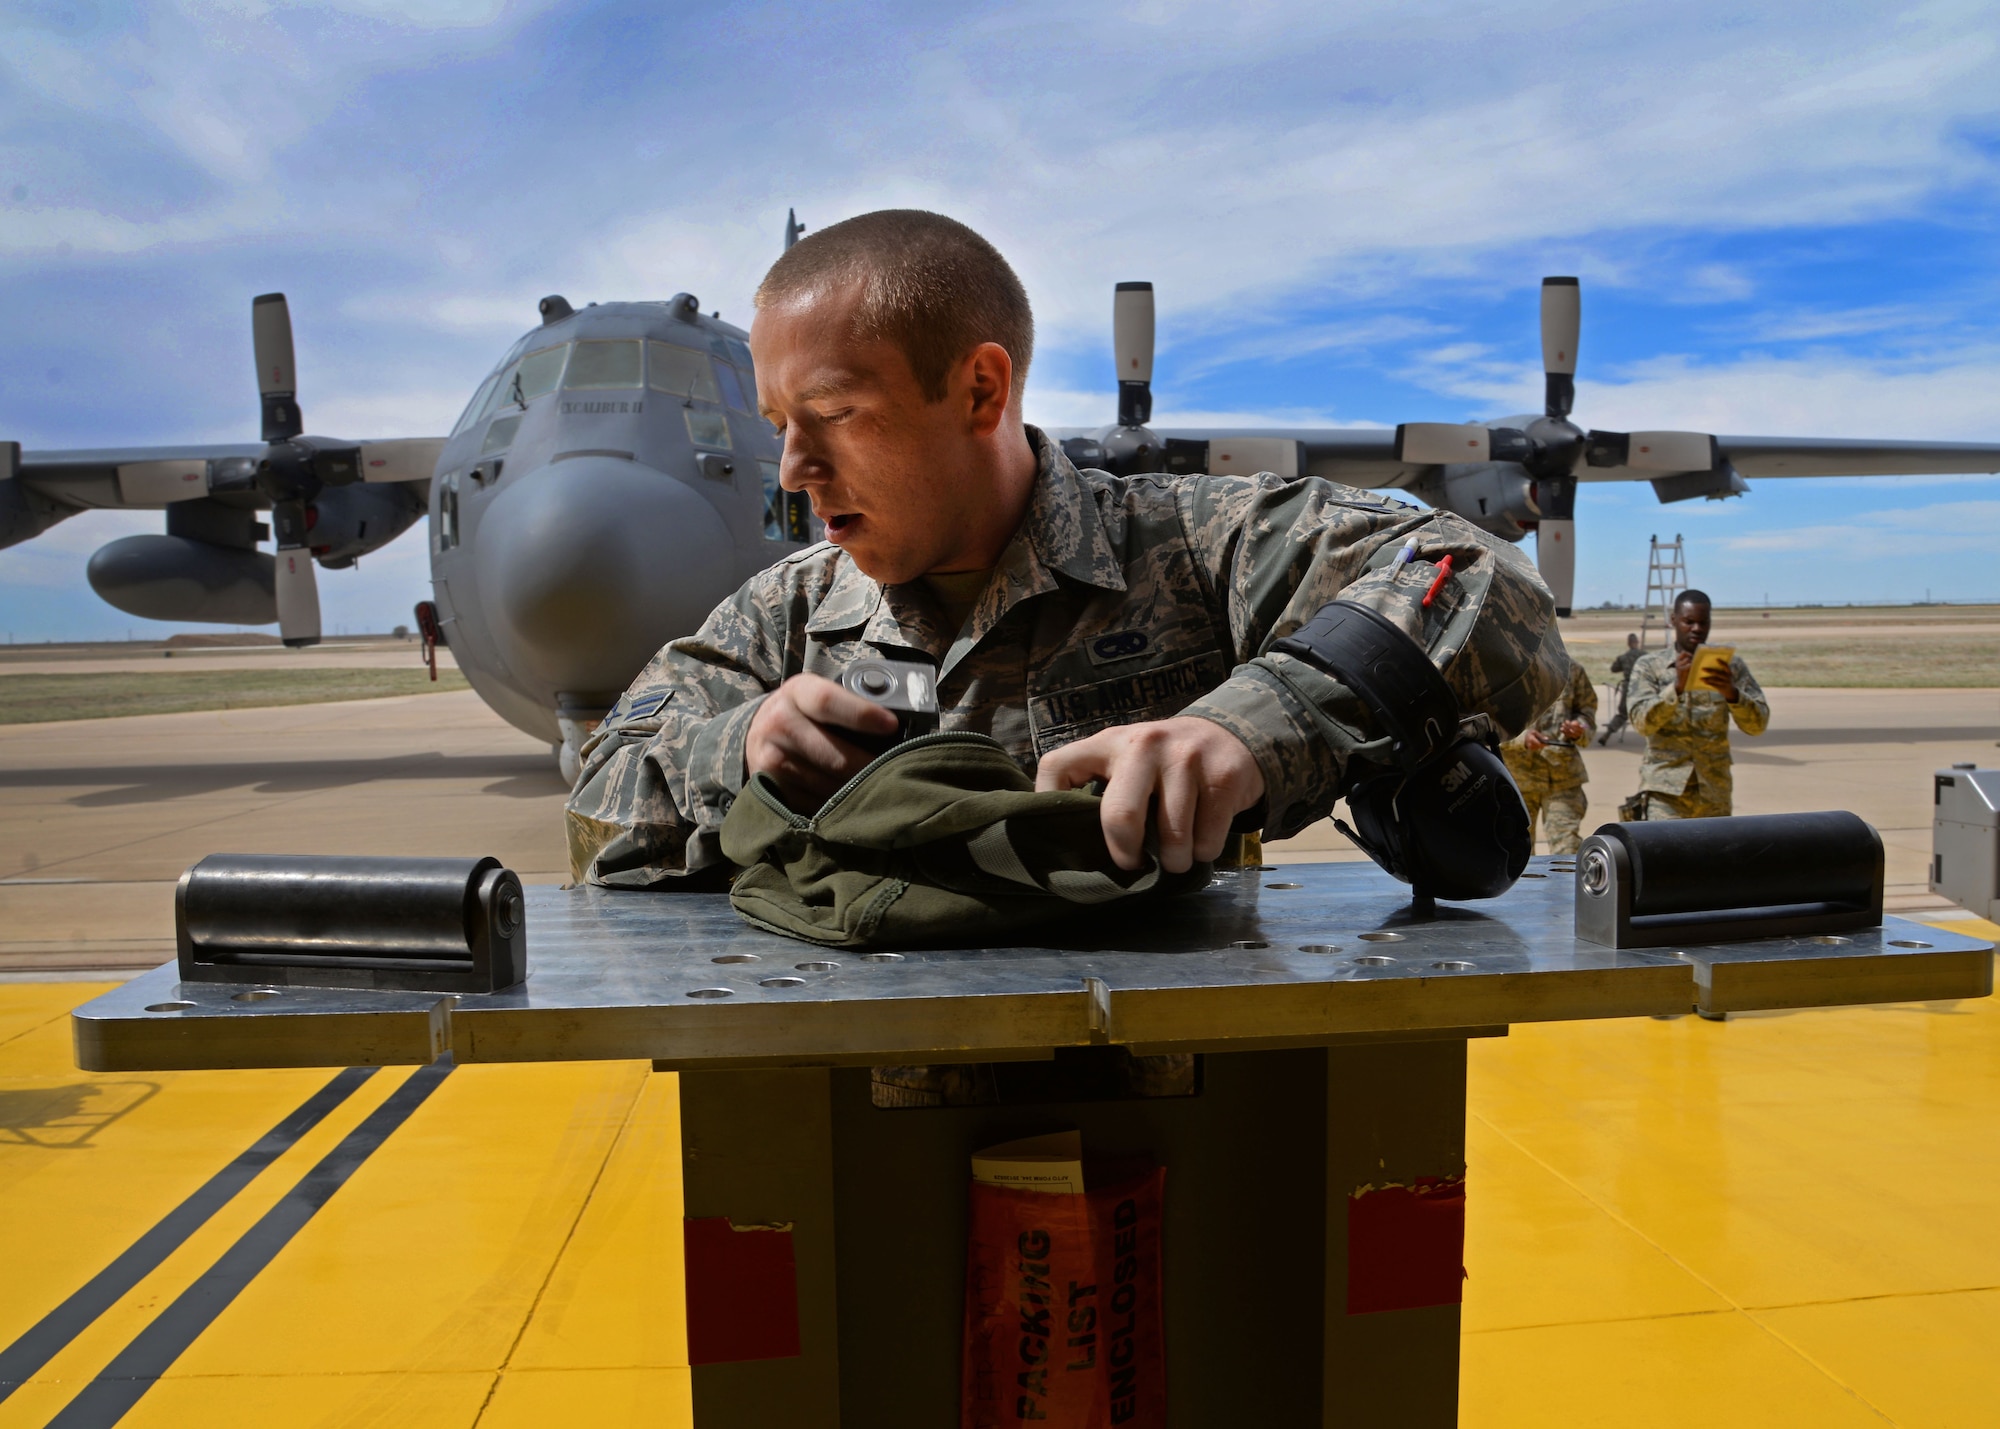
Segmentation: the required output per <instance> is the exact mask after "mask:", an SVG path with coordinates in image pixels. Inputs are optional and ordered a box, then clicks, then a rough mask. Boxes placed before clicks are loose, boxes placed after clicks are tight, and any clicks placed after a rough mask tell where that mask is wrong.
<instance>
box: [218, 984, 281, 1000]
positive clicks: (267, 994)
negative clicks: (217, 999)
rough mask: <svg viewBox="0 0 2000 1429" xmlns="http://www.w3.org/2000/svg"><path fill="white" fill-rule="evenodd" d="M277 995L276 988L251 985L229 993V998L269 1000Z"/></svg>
mask: <svg viewBox="0 0 2000 1429" xmlns="http://www.w3.org/2000/svg"><path fill="white" fill-rule="evenodd" d="M278 995H279V994H278V990H277V989H276V988H274V987H253V988H250V989H248V990H247V991H244V992H232V993H230V994H229V1000H230V1001H231V1002H269V1001H270V1000H271V999H272V998H274V997H277V996H278Z"/></svg>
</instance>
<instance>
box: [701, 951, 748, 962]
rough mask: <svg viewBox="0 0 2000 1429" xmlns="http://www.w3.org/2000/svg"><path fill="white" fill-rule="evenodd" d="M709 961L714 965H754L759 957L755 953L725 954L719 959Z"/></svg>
mask: <svg viewBox="0 0 2000 1429" xmlns="http://www.w3.org/2000/svg"><path fill="white" fill-rule="evenodd" d="M709 961H710V962H712V963H754V962H756V961H757V955H756V954H755V953H724V954H723V955H722V956H721V957H719V958H710V959H709Z"/></svg>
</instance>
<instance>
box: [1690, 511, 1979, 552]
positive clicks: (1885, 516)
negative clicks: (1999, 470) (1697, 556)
mask: <svg viewBox="0 0 2000 1429" xmlns="http://www.w3.org/2000/svg"><path fill="white" fill-rule="evenodd" d="M1996 542H2000V501H1939V502H1933V503H1931V504H1930V505H1927V506H1916V507H1891V508H1888V509H1886V510H1881V511H1870V512H1865V513H1863V514H1861V515H1858V516H1856V517H1854V518H1852V519H1851V520H1847V521H1841V522H1829V523H1824V524H1818V525H1810V526H1793V527H1789V528H1787V529H1784V530H1777V531H1752V532H1746V533H1744V534H1742V535H1739V536H1727V537H1724V538H1723V539H1722V542H1721V545H1722V547H1723V549H1724V550H1726V551H1731V552H1786V553H1790V554H1800V553H1819V554H1826V555H1835V556H1846V557H1852V558H1854V559H1856V560H1866V561H1876V560H1880V559H1881V558H1883V557H1890V556H1905V557H1908V556H1914V557H1928V556H1941V555H1947V554H1951V553H1955V552H1962V551H1984V552H1990V551H1992V550H1993V549H1994V547H1995V544H1996Z"/></svg>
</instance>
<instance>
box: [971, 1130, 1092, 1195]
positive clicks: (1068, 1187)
mask: <svg viewBox="0 0 2000 1429" xmlns="http://www.w3.org/2000/svg"><path fill="white" fill-rule="evenodd" d="M972 1179H973V1180H974V1181H978V1182H982V1183H984V1184H985V1185H988V1186H1005V1187H1008V1188H1009V1189H1010V1190H1015V1191H1041V1192H1045V1193H1047V1194H1050V1195H1057V1196H1081V1195H1082V1194H1083V1133H1082V1132H1080V1131H1057V1132H1051V1133H1050V1134H1049V1135H1047V1136H1030V1137H1028V1138H1027V1139H1025V1140H1022V1141H1008V1142H1003V1143H1002V1144H1001V1145H999V1146H989V1147H987V1148H986V1149H985V1150H984V1151H975V1152H974V1153H973V1154H972Z"/></svg>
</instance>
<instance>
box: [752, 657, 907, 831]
mask: <svg viewBox="0 0 2000 1429" xmlns="http://www.w3.org/2000/svg"><path fill="white" fill-rule="evenodd" d="M854 731H859V732H861V733H862V734H894V733H895V732H896V717H895V715H893V714H891V713H890V712H889V711H888V710H886V709H884V708H882V706H880V705H878V704H876V703H875V702H874V701H872V700H864V699H862V698H861V696H859V695H857V694H855V693H853V692H852V691H851V690H844V689H842V688H841V687H840V686H839V685H837V684H835V683H834V682H833V681H832V680H829V679H827V678H826V677H825V676H824V675H794V676H792V677H791V678H790V679H789V680H787V681H785V683H784V684H782V685H780V686H778V688H777V689H775V690H773V691H772V692H771V693H770V694H768V695H766V696H765V697H764V702H763V703H762V704H761V705H759V706H758V707H757V713H756V714H755V715H753V716H752V717H751V719H750V733H749V736H748V738H746V739H745V740H744V743H743V764H744V767H745V768H746V769H747V770H748V771H749V772H750V773H752V774H768V775H770V776H771V779H772V781H773V782H774V783H775V784H777V786H778V792H779V793H781V794H783V795H784V796H785V802H786V803H787V804H790V805H791V806H792V807H793V808H794V809H798V810H800V811H802V812H803V811H805V810H809V809H814V808H817V807H818V806H819V805H821V804H823V803H825V802H826V800H827V798H828V797H829V796H830V795H831V794H832V793H833V792H834V791H835V790H836V789H838V788H840V786H841V785H843V784H845V783H846V782H847V781H848V780H849V779H851V778H853V777H854V776H855V775H856V774H859V773H860V772H861V770H862V768H863V767H864V766H865V765H866V764H867V763H868V762H869V761H870V760H871V759H873V758H874V757H875V756H874V755H872V754H870V753H869V752H868V751H867V750H865V749H863V748H861V747H860V746H859V745H857V744H854V743H852V742H851V741H850V740H849V739H848V738H846V736H847V735H849V734H851V733H852V732H854Z"/></svg>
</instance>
